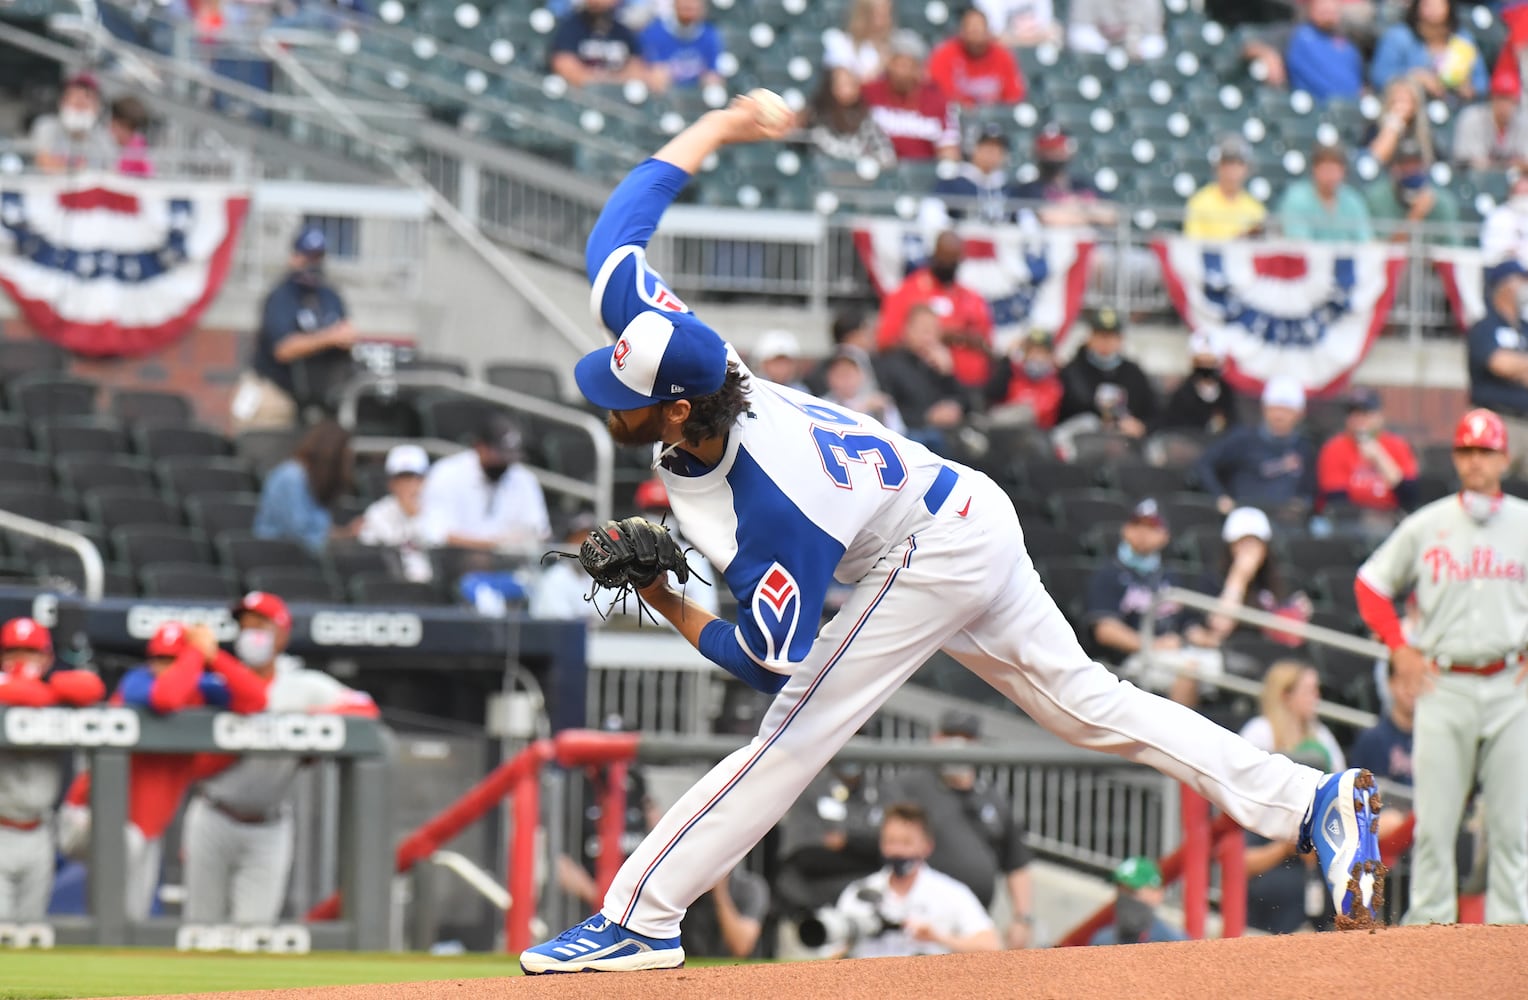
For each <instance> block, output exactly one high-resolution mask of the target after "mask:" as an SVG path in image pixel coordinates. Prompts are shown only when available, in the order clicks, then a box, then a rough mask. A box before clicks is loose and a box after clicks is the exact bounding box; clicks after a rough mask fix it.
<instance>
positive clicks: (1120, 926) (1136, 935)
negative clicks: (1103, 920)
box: [1114, 894, 1156, 944]
mask: <svg viewBox="0 0 1528 1000" xmlns="http://www.w3.org/2000/svg"><path fill="white" fill-rule="evenodd" d="M1155 916H1156V910H1154V909H1153V908H1152V906H1151V904H1149V903H1146V902H1143V901H1142V900H1140V899H1139V898H1137V897H1135V896H1127V895H1124V894H1121V895H1120V897H1119V898H1118V899H1117V900H1115V903H1114V930H1115V933H1116V934H1117V935H1118V937H1119V943H1120V944H1137V943H1139V942H1140V941H1141V939H1142V938H1144V937H1145V936H1146V934H1147V932H1148V931H1150V930H1151V921H1152V918H1153V917H1155Z"/></svg>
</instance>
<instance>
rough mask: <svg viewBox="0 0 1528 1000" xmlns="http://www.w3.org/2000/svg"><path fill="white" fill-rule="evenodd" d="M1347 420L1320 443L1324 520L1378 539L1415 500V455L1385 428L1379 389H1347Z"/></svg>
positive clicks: (1318, 476) (1319, 476)
mask: <svg viewBox="0 0 1528 1000" xmlns="http://www.w3.org/2000/svg"><path fill="white" fill-rule="evenodd" d="M1347 411H1348V417H1347V425H1346V426H1345V427H1344V428H1343V430H1342V432H1341V433H1339V434H1336V435H1334V436H1333V437H1332V439H1331V440H1330V441H1328V442H1327V443H1326V444H1324V445H1322V447H1321V454H1320V455H1319V456H1318V457H1317V459H1316V484H1317V489H1318V490H1319V491H1320V496H1321V499H1320V505H1321V510H1322V513H1323V515H1325V516H1326V517H1327V518H1328V519H1329V520H1335V521H1341V522H1349V521H1351V522H1353V525H1352V526H1353V527H1355V528H1372V529H1373V530H1375V531H1376V532H1377V534H1376V536H1375V540H1376V541H1378V540H1379V539H1380V538H1383V537H1384V536H1385V535H1386V534H1388V533H1389V532H1390V530H1391V529H1392V528H1394V527H1395V524H1396V521H1397V520H1398V518H1399V515H1400V513H1401V512H1402V511H1406V510H1411V509H1412V508H1413V507H1415V506H1416V503H1417V458H1416V455H1414V454H1413V453H1412V451H1411V445H1409V444H1407V443H1406V439H1405V438H1403V437H1401V436H1400V435H1399V434H1393V433H1391V432H1390V431H1387V430H1385V414H1384V412H1383V409H1382V407H1381V405H1380V399H1379V394H1378V393H1376V392H1375V391H1374V390H1373V389H1368V388H1365V387H1363V386H1359V387H1357V388H1355V389H1353V390H1352V391H1351V392H1349V393H1348V398H1347Z"/></svg>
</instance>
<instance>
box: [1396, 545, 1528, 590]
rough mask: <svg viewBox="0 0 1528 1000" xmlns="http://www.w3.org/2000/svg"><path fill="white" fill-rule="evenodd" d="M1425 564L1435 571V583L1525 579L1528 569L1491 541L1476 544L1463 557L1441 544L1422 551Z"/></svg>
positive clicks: (1432, 571)
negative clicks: (1489, 543) (1490, 543)
mask: <svg viewBox="0 0 1528 1000" xmlns="http://www.w3.org/2000/svg"><path fill="white" fill-rule="evenodd" d="M1422 564H1423V565H1424V566H1426V567H1427V571H1428V572H1429V573H1431V574H1432V582H1433V583H1466V582H1468V581H1470V580H1507V581H1510V582H1512V583H1522V582H1523V581H1524V580H1528V571H1525V570H1524V568H1523V564H1522V563H1520V562H1518V561H1517V560H1516V559H1508V558H1506V557H1505V556H1503V555H1501V554H1500V553H1498V552H1497V551H1496V550H1495V549H1493V548H1492V547H1490V546H1489V545H1477V546H1475V547H1474V548H1473V549H1471V550H1470V552H1469V554H1468V555H1467V556H1466V557H1465V559H1464V560H1462V561H1461V560H1460V559H1458V558H1457V557H1456V556H1455V555H1454V553H1452V552H1450V551H1449V550H1448V549H1447V548H1445V547H1443V546H1442V545H1434V546H1432V547H1431V548H1429V549H1427V550H1426V551H1425V552H1423V553H1422Z"/></svg>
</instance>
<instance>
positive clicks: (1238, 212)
mask: <svg viewBox="0 0 1528 1000" xmlns="http://www.w3.org/2000/svg"><path fill="white" fill-rule="evenodd" d="M1267 217H1268V210H1267V209H1266V208H1264V207H1263V204H1262V202H1260V201H1258V200H1257V199H1256V198H1254V197H1252V196H1251V195H1250V194H1248V193H1247V192H1246V191H1245V190H1242V191H1237V192H1236V194H1234V195H1232V196H1231V197H1229V198H1228V197H1226V193H1225V191H1224V190H1223V189H1222V188H1221V186H1220V185H1219V184H1216V183H1214V182H1211V183H1209V184H1206V185H1205V186H1204V187H1202V188H1200V189H1199V190H1198V192H1196V193H1195V194H1194V196H1193V197H1192V198H1190V199H1189V200H1188V207H1187V211H1186V213H1185V215H1184V217H1183V235H1184V236H1187V237H1190V238H1191V239H1196V240H1234V239H1236V238H1238V237H1241V236H1245V235H1247V234H1248V233H1250V232H1252V230H1254V229H1257V228H1258V227H1259V226H1261V225H1262V224H1263V220H1264V219H1266V218H1267Z"/></svg>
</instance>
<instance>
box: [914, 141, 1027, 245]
mask: <svg viewBox="0 0 1528 1000" xmlns="http://www.w3.org/2000/svg"><path fill="white" fill-rule="evenodd" d="M1017 190H1018V184H1017V183H1016V182H1015V181H1014V180H1013V177H1012V175H1011V174H1010V172H1009V170H1008V136H1007V134H1006V133H1004V132H1003V128H1002V126H1000V125H997V124H995V123H993V124H988V125H987V126H985V127H984V128H983V129H982V131H981V134H979V135H978V136H977V137H976V142H975V143H974V144H973V145H972V147H971V154H970V156H969V157H968V158H967V159H966V161H965V162H964V163H962V164H961V165H960V170H959V171H958V172H956V173H955V174H953V175H951V176H948V177H941V178H939V179H938V180H937V181H935V183H934V187H933V190H932V191H931V192H930V194H932V195H933V196H934V197H935V198H937V199H940V201H941V204H943V206H944V214H945V215H946V216H947V217H948V218H950V219H954V220H960V219H964V218H967V217H968V216H969V217H970V218H972V219H975V220H977V221H980V222H987V223H992V224H994V225H997V224H1001V223H1004V222H1011V221H1013V218H1014V208H1013V204H1012V202H1013V199H1014V198H1015V197H1016V194H1015V192H1017Z"/></svg>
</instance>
